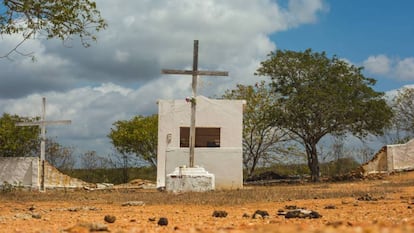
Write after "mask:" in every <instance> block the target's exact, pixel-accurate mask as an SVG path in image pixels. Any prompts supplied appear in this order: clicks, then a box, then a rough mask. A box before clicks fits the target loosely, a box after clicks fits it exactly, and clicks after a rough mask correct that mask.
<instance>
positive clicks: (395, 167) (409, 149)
mask: <svg viewBox="0 0 414 233" xmlns="http://www.w3.org/2000/svg"><path fill="white" fill-rule="evenodd" d="M387 162H388V168H389V169H388V171H389V172H391V171H401V170H414V139H412V140H410V141H409V142H407V143H406V144H398V145H388V146H387Z"/></svg>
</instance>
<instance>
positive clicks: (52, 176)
mask: <svg viewBox="0 0 414 233" xmlns="http://www.w3.org/2000/svg"><path fill="white" fill-rule="evenodd" d="M89 185H90V184H88V183H87V182H85V181H83V180H79V179H76V178H73V177H70V176H68V175H65V174H63V173H61V172H60V171H59V170H57V169H56V168H55V167H53V166H52V165H50V164H49V163H48V162H47V161H45V187H46V188H79V187H84V186H89Z"/></svg>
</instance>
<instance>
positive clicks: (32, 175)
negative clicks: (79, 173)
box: [0, 157, 90, 189]
mask: <svg viewBox="0 0 414 233" xmlns="http://www.w3.org/2000/svg"><path fill="white" fill-rule="evenodd" d="M40 174H41V165H40V161H39V158H37V157H0V185H2V184H4V182H7V183H8V184H11V185H14V186H21V187H29V188H34V189H39V188H40V183H41V177H40V176H41V175H40ZM84 186H90V184H88V183H86V182H84V181H82V180H79V179H76V178H72V177H70V176H67V175H65V174H63V173H61V172H60V171H58V170H57V169H56V168H55V167H53V166H52V165H50V164H49V163H48V162H45V187H46V188H77V187H84Z"/></svg>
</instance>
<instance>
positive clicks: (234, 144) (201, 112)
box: [157, 96, 245, 189]
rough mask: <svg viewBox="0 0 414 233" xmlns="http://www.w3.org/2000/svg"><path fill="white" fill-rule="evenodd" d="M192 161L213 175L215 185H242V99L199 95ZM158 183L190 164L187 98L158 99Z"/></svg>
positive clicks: (219, 187)
mask: <svg viewBox="0 0 414 233" xmlns="http://www.w3.org/2000/svg"><path fill="white" fill-rule="evenodd" d="M196 101H197V111H196V119H197V121H196V129H197V130H196V143H195V145H196V147H195V156H194V157H195V158H194V164H195V165H196V166H200V167H203V168H205V169H206V170H207V171H208V172H209V173H212V174H214V175H215V188H216V189H233V188H241V187H242V186H243V165H242V159H243V156H242V152H243V149H242V132H243V105H244V104H245V101H244V100H216V99H208V98H206V97H203V96H198V97H197V98H196ZM158 114H159V119H158V157H157V187H165V186H166V175H167V174H170V173H173V172H174V170H175V169H176V168H177V167H180V166H187V167H188V166H189V148H188V143H189V136H188V135H189V126H190V117H191V104H190V103H189V102H187V101H186V100H184V99H183V100H159V101H158Z"/></svg>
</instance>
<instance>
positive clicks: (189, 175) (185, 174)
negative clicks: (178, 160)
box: [166, 166, 216, 192]
mask: <svg viewBox="0 0 414 233" xmlns="http://www.w3.org/2000/svg"><path fill="white" fill-rule="evenodd" d="M215 183H216V182H215V176H214V174H211V173H209V172H208V171H206V170H205V169H204V168H202V167H185V166H183V167H176V168H175V170H174V171H173V172H172V173H170V174H168V175H167V178H166V189H167V190H168V191H173V192H205V191H212V190H214V189H215Z"/></svg>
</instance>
